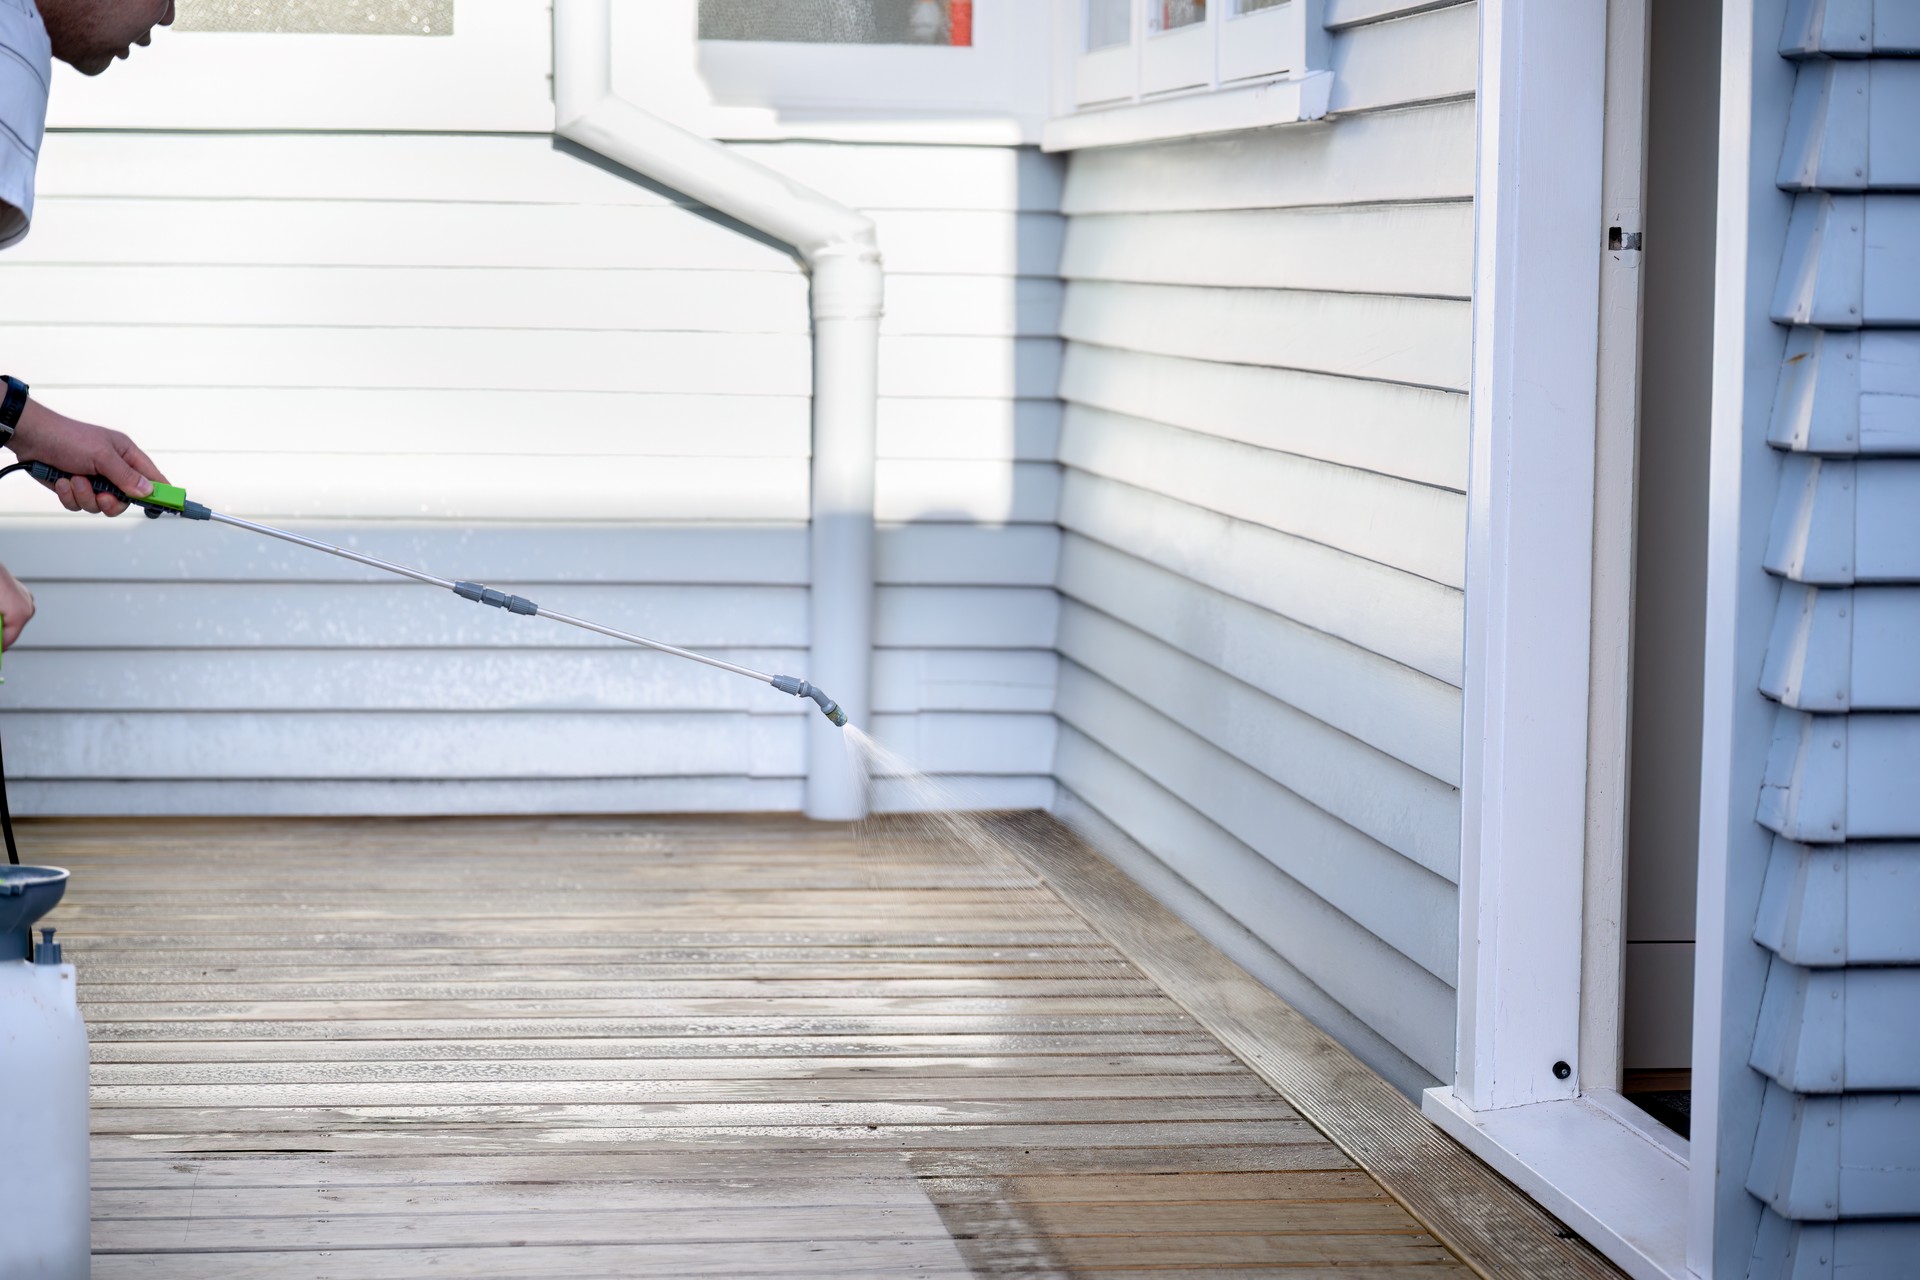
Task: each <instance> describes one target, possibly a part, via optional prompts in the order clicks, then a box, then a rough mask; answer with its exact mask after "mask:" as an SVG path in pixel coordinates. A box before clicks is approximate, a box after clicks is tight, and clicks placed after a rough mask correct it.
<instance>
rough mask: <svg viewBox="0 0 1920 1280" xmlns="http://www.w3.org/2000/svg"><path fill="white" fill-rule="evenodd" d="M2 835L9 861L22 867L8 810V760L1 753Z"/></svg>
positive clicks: (0, 827) (0, 828)
mask: <svg viewBox="0 0 1920 1280" xmlns="http://www.w3.org/2000/svg"><path fill="white" fill-rule="evenodd" d="M0 833H5V835H6V837H7V861H8V862H10V863H12V864H13V865H14V866H16V867H17V866H19V865H20V851H19V850H18V849H16V848H14V846H13V811H12V810H11V809H9V808H7V758H6V755H5V754H4V753H0Z"/></svg>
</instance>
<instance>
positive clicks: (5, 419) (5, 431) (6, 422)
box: [0, 373, 27, 445]
mask: <svg viewBox="0 0 1920 1280" xmlns="http://www.w3.org/2000/svg"><path fill="white" fill-rule="evenodd" d="M0 382H4V383H5V384H6V389H7V390H6V395H5V396H4V397H0V445H6V444H8V443H11V442H12V440H13V433H14V431H15V429H16V428H18V427H19V425H20V415H21V414H22V413H24V412H25V411H26V407H27V384H26V383H24V382H22V381H20V379H18V378H16V377H14V376H13V375H12V374H10V373H9V374H0Z"/></svg>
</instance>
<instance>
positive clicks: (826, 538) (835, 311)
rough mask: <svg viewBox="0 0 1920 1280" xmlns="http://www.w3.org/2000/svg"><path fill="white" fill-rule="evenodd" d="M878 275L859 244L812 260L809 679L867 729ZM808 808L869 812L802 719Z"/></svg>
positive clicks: (829, 744)
mask: <svg viewBox="0 0 1920 1280" xmlns="http://www.w3.org/2000/svg"><path fill="white" fill-rule="evenodd" d="M880 289H881V277H880V273H879V272H878V271H876V270H874V269H873V264H872V262H871V261H870V260H862V258H861V255H860V254H859V253H858V252H857V251H856V252H849V253H844V254H843V253H834V252H827V253H822V254H820V255H819V256H818V257H816V258H815V259H814V260H813V525H812V529H811V536H812V547H811V552H812V566H813V592H812V596H811V601H812V604H811V612H812V618H811V620H810V622H809V624H808V625H809V627H810V630H811V634H812V638H813V650H812V655H811V657H810V660H809V662H808V669H809V675H808V677H807V678H808V679H809V680H811V681H813V682H814V683H815V684H817V685H819V686H820V687H821V688H822V689H825V690H826V691H827V692H828V693H829V694H831V695H832V696H833V698H834V699H835V700H836V701H837V702H839V704H840V708H841V710H843V711H845V712H846V713H847V719H848V720H849V721H850V722H851V723H852V724H854V725H857V726H859V727H860V728H862V729H871V727H872V721H871V720H870V718H869V715H868V713H869V711H870V709H871V707H872V702H873V690H872V682H873V675H872V672H873V657H872V655H873V592H874V587H873V575H874V562H873V554H874V552H873V471H874V433H875V430H876V428H875V418H876V416H877V414H876V401H877V397H878V396H879V342H880ZM807 733H808V738H807V799H806V805H807V816H808V817H810V818H823V819H829V820H833V821H849V820H852V819H856V818H861V817H864V816H866V793H865V786H864V779H862V778H861V777H860V776H859V773H858V771H857V770H856V769H855V768H854V767H853V761H852V758H851V756H849V754H848V753H847V750H846V735H845V734H844V732H843V731H841V730H839V729H836V728H834V726H833V724H832V723H831V722H830V721H829V720H828V719H827V718H826V717H825V716H820V715H814V716H808V717H807Z"/></svg>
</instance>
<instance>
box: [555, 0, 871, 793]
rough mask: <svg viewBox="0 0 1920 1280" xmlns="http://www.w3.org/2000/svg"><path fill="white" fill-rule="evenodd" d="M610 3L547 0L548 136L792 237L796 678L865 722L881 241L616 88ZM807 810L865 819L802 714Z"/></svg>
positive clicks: (829, 739) (826, 740) (845, 763)
mask: <svg viewBox="0 0 1920 1280" xmlns="http://www.w3.org/2000/svg"><path fill="white" fill-rule="evenodd" d="M612 8H613V4H612V0H554V6H553V98H554V132H555V133H556V134H558V135H559V136H561V137H563V138H566V139H567V140H568V141H570V142H576V143H578V144H580V145H581V146H583V147H586V148H587V149H589V150H591V151H594V152H597V153H599V154H600V155H603V156H605V157H607V159H609V160H613V161H615V162H617V163H619V164H622V165H625V166H626V167H627V168H629V169H632V170H633V171H634V172H635V173H638V174H640V175H642V176H643V177H646V178H649V179H651V180H653V181H655V182H658V183H659V184H660V185H662V186H664V187H668V188H671V189H672V190H674V191H678V192H680V193H681V194H682V195H685V196H688V197H690V198H692V199H694V200H698V201H699V202H700V203H702V204H704V205H707V206H708V207H709V208H712V209H716V210H718V211H719V212H721V213H724V214H726V215H727V216H728V217H731V218H735V219H737V220H738V221H740V222H743V223H745V224H746V225H747V226H750V227H752V228H754V229H755V230H757V231H761V232H764V233H766V234H767V235H769V236H772V237H773V238H774V239H776V240H780V241H783V242H784V243H786V244H790V245H792V246H793V248H794V250H795V251H796V252H797V253H798V254H799V255H800V258H801V260H802V261H803V262H804V263H805V264H806V266H807V269H808V270H809V271H810V272H811V273H812V276H813V510H812V516H813V524H812V548H811V549H812V572H813V590H812V609H811V610H810V613H811V623H810V625H811V628H812V642H813V653H812V658H811V661H810V662H809V664H808V668H807V671H806V672H805V675H806V678H807V679H808V680H811V681H812V682H813V683H814V684H816V685H818V686H819V687H820V688H822V689H825V690H827V692H828V693H830V694H831V695H832V696H833V697H834V698H836V699H837V700H838V701H839V703H840V705H841V707H843V708H844V709H845V710H846V713H847V716H848V718H849V720H850V721H851V722H852V723H854V724H856V725H860V726H862V727H866V726H868V724H869V714H868V713H869V712H870V710H871V706H872V701H873V697H872V689H873V572H874V569H873V453H874V419H875V402H876V399H877V397H878V395H879V365H880V352H879V343H880V301H881V283H882V274H881V267H880V249H879V246H878V241H877V239H876V237H875V235H874V229H873V223H872V221H871V220H869V219H868V218H866V217H865V216H864V215H862V214H859V213H856V212H855V211H854V210H852V209H849V208H847V207H846V206H845V205H841V204H836V203H835V202H834V201H832V200H829V199H827V198H826V197H825V196H823V195H821V194H820V193H819V192H817V191H813V190H811V189H809V188H807V187H804V186H802V185H801V184H799V183H797V182H794V181H793V180H792V179H790V178H787V177H784V176H782V175H781V174H778V173H775V172H774V171H773V170H772V169H769V168H767V167H766V166H765V165H761V164H756V163H755V162H754V161H752V160H748V159H747V158H745V157H744V156H741V155H739V154H738V153H737V152H734V151H731V150H729V149H728V148H726V147H723V146H721V145H720V144H719V143H716V142H714V141H712V140H711V139H708V138H703V137H700V136H699V135H698V134H694V133H689V132H687V131H686V130H685V129H682V128H680V127H678V126H677V125H673V124H670V123H668V122H667V121H665V120H662V119H661V118H660V117H658V116H656V115H653V114H652V113H650V112H647V111H642V110H641V109H640V108H638V107H636V106H634V105H633V104H632V103H630V102H626V101H624V100H622V99H620V98H618V97H616V96H614V93H613V53H612V50H613V30H612V28H613V20H612ZM805 718H806V721H807V733H808V735H809V736H808V739H807V799H806V811H807V816H808V817H810V818H823V819H830V820H843V821H844V820H849V819H855V818H861V817H864V816H866V797H865V795H864V791H863V788H862V786H861V782H860V779H859V778H858V777H857V776H856V775H855V772H854V769H853V765H852V762H851V760H850V759H849V757H848V754H847V752H846V750H845V749H844V747H843V745H842V744H843V738H842V734H841V731H840V730H839V729H836V728H834V727H833V725H832V724H830V723H828V722H827V720H826V718H825V717H823V716H817V715H816V716H807V717H805Z"/></svg>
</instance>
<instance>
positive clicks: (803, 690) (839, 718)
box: [773, 676, 847, 729]
mask: <svg viewBox="0 0 1920 1280" xmlns="http://www.w3.org/2000/svg"><path fill="white" fill-rule="evenodd" d="M773 687H774V688H776V689H778V690H779V691H780V692H782V693H790V694H792V695H793V696H794V697H796V698H812V699H813V700H814V701H815V702H817V703H819V704H820V710H821V711H822V712H823V713H825V715H826V717H827V719H829V720H831V721H833V722H834V724H836V725H838V726H839V727H840V728H842V729H844V728H846V727H847V713H846V712H844V711H842V710H841V709H840V704H839V703H837V702H835V701H834V700H833V699H832V698H829V697H828V696H827V695H826V691H825V690H823V689H817V688H815V687H814V686H813V685H810V684H808V683H807V682H806V681H805V680H802V679H801V678H800V677H799V676H775V677H774V678H773Z"/></svg>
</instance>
